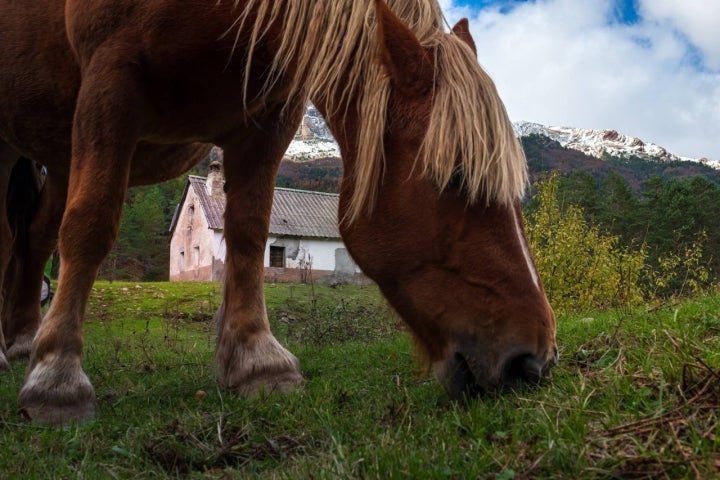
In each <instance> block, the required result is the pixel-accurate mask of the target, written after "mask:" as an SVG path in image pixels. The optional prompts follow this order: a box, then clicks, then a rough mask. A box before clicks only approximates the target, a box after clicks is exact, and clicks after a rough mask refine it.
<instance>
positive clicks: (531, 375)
mask: <svg viewBox="0 0 720 480" xmlns="http://www.w3.org/2000/svg"><path fill="white" fill-rule="evenodd" d="M542 376H543V365H542V363H541V362H539V361H538V360H537V359H536V358H535V356H534V355H532V354H530V353H525V354H522V355H517V356H515V357H512V358H510V359H509V360H508V361H507V363H505V366H504V367H503V370H502V383H503V385H504V386H506V387H511V388H512V387H516V386H518V385H520V384H522V383H527V384H529V385H535V384H537V383H539V382H540V380H541V379H542Z"/></svg>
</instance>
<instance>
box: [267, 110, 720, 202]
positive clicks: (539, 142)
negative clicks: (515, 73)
mask: <svg viewBox="0 0 720 480" xmlns="http://www.w3.org/2000/svg"><path fill="white" fill-rule="evenodd" d="M513 128H514V130H515V134H516V135H517V136H518V137H519V138H520V141H521V143H522V145H523V148H524V150H525V156H526V157H527V160H528V167H529V170H530V175H531V179H532V180H537V179H539V178H542V177H543V176H544V175H546V174H547V173H548V172H550V171H558V172H560V173H561V174H562V175H569V174H571V173H572V172H575V171H578V170H583V171H586V172H589V173H591V174H592V175H593V176H594V177H595V178H597V179H598V180H601V179H603V178H605V177H606V176H607V175H608V174H609V173H610V172H611V171H612V172H615V173H618V174H619V175H621V176H622V177H623V178H625V180H626V181H627V182H628V184H629V185H630V186H631V188H632V190H633V191H634V192H636V193H638V192H640V191H641V190H642V186H643V184H644V183H645V182H646V181H647V180H648V178H650V176H652V175H656V176H660V177H663V178H686V177H693V176H698V175H702V176H705V177H707V178H708V179H709V180H711V181H713V182H715V183H717V184H720V161H710V160H708V159H705V158H702V159H691V158H686V157H681V156H678V155H675V154H673V153H670V152H668V151H667V149H665V148H663V147H661V146H658V145H655V144H653V143H649V142H644V141H643V140H641V139H639V138H636V137H631V136H628V135H624V134H622V133H619V132H617V131H615V130H590V129H584V128H570V127H547V126H544V125H540V124H538V123H531V122H516V123H514V124H513ZM711 167H712V168H711ZM341 177H342V162H341V161H340V149H339V148H338V145H337V143H336V142H335V139H334V138H333V137H332V134H331V133H330V131H329V130H328V128H327V125H326V124H325V121H324V120H323V118H322V115H320V113H319V112H318V111H317V109H316V108H315V107H314V106H313V105H309V106H308V109H307V110H306V112H305V115H304V117H303V120H302V124H301V125H300V128H299V129H298V131H297V133H296V134H295V138H294V139H293V141H292V143H291V144H290V147H289V148H288V150H287V152H286V153H285V158H284V161H283V162H282V164H281V165H280V171H279V172H278V185H280V186H285V187H291V188H308V189H319V190H323V191H338V189H339V181H340V178H341Z"/></svg>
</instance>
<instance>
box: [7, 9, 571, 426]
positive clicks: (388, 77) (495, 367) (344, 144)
mask: <svg viewBox="0 0 720 480" xmlns="http://www.w3.org/2000/svg"><path fill="white" fill-rule="evenodd" d="M0 11H2V12H3V15H2V17H1V19H0V32H2V33H0V41H2V44H3V45H4V47H3V51H2V53H0V55H2V56H3V57H2V59H3V60H4V61H3V62H2V63H3V65H6V69H5V70H4V71H3V73H2V74H0V75H1V76H0V98H2V99H3V102H6V101H7V105H8V107H5V110H6V111H5V112H3V117H2V120H1V121H0V138H1V139H2V142H0V149H2V148H3V147H4V148H5V149H6V150H7V149H10V150H11V151H13V152H19V153H21V154H22V155H23V156H26V157H28V158H33V159H36V160H38V161H40V160H39V159H40V157H41V156H43V154H44V156H43V159H44V157H48V158H49V157H52V155H51V153H54V154H57V152H62V156H63V158H65V159H66V160H67V162H68V163H67V165H68V168H67V172H68V177H67V188H66V190H67V201H66V203H65V205H64V212H63V214H62V220H61V223H60V229H59V244H58V248H59V252H60V258H61V268H60V275H59V279H58V287H57V290H56V293H55V296H54V299H53V302H52V304H51V306H50V308H49V310H48V312H47V313H46V314H45V317H44V318H43V319H42V322H41V324H40V326H39V328H38V330H37V333H36V334H35V336H34V338H33V341H32V347H31V354H30V361H29V365H28V371H27V374H26V377H25V382H24V384H23V386H22V388H21V390H20V393H19V396H18V404H19V407H20V409H21V412H23V414H24V415H25V416H27V417H28V418H31V419H33V420H35V421H38V422H41V423H66V422H68V421H72V420H82V419H86V418H90V417H93V416H94V415H95V410H96V399H95V393H94V389H93V387H92V384H91V382H90V380H89V378H88V376H87V375H86V373H85V372H84V371H83V369H82V360H81V358H82V347H83V339H82V319H83V315H84V311H85V307H86V304H87V301H88V297H89V294H90V290H91V287H92V284H93V281H94V278H95V276H96V273H97V271H98V267H99V265H100V263H101V261H102V260H103V258H104V257H105V255H106V254H107V253H108V252H109V250H110V248H111V246H112V243H113V240H114V238H115V236H116V234H117V229H118V224H119V220H120V214H121V208H122V203H123V197H124V195H125V192H126V189H127V187H128V185H130V183H131V182H130V178H131V177H132V176H133V174H135V175H136V178H142V175H143V174H147V175H151V174H152V172H153V171H155V170H156V168H153V166H147V164H148V163H149V162H150V160H151V159H148V158H147V156H145V157H143V155H140V156H138V152H139V151H141V150H142V149H143V148H146V149H147V148H151V149H152V148H161V147H162V146H166V145H186V144H189V143H191V142H204V143H213V144H216V145H218V146H220V147H222V148H223V150H224V165H223V168H224V174H225V179H226V184H225V188H226V197H227V205H226V212H225V241H226V245H227V257H226V272H225V279H224V288H223V298H222V303H221V307H220V309H219V311H218V314H217V318H218V338H217V345H216V359H215V361H216V364H217V381H218V384H219V386H220V387H221V388H224V389H227V390H230V391H234V392H237V393H238V394H240V395H255V394H257V393H258V392H261V391H265V392H274V391H280V392H282V391H288V390H292V389H295V388H298V387H300V386H301V385H302V384H303V382H304V379H303V377H302V375H301V372H300V366H299V362H298V360H297V358H296V357H295V356H294V355H293V354H292V353H291V352H289V351H288V350H287V349H285V348H284V347H283V346H282V345H281V344H280V343H279V342H278V341H277V340H276V339H275V337H274V336H273V334H272V332H271V330H270V326H269V322H268V318H267V312H266V308H265V301H264V293H263V273H264V267H263V254H264V250H265V243H266V240H267V236H268V224H269V216H270V209H271V203H272V194H273V186H274V179H275V176H276V173H277V168H278V165H279V163H280V160H281V159H282V157H283V153H284V152H285V149H286V148H287V146H288V145H289V143H290V141H291V140H292V138H293V135H294V133H295V131H296V129H297V127H298V125H299V124H300V121H301V117H302V113H303V111H304V107H305V105H306V103H307V102H308V101H312V102H313V103H314V104H315V106H316V107H317V108H318V109H319V111H320V113H321V114H322V115H323V116H324V118H325V119H326V121H327V124H328V126H329V129H330V130H331V132H332V134H333V135H334V137H335V138H336V140H337V142H338V145H339V147H340V151H341V157H342V161H343V166H344V174H343V180H342V185H341V192H340V202H339V213H338V215H339V222H340V223H339V225H340V231H341V234H342V237H343V241H344V243H345V245H346V247H347V248H348V251H349V253H350V254H351V256H352V257H353V259H354V260H355V261H356V262H357V264H358V265H359V266H360V268H361V269H362V270H363V272H364V273H365V274H366V275H368V277H370V278H371V279H372V280H374V281H375V282H376V283H377V285H378V286H379V288H380V290H381V292H382V293H383V295H384V296H385V297H386V298H387V300H388V302H389V303H390V304H391V305H392V307H393V308H394V309H395V310H396V311H397V312H398V314H399V315H400V317H401V318H402V319H403V320H404V321H405V323H406V324H407V326H408V328H409V331H410V332H411V334H412V335H413V337H414V338H415V340H416V344H417V345H418V347H419V349H420V350H421V352H422V353H423V354H424V356H425V358H426V359H427V362H428V365H429V366H430V367H431V368H432V370H433V371H434V373H435V376H436V377H437V379H438V380H439V382H440V384H441V385H442V386H443V387H444V388H445V389H446V390H447V392H448V394H449V395H450V396H451V397H452V398H455V399H462V398H466V397H472V396H475V395H480V394H483V393H488V392H494V391H498V390H500V391H502V390H505V389H509V388H514V387H516V386H518V385H521V384H530V385H534V384H537V383H539V382H540V381H541V379H542V378H544V377H545V376H546V375H547V373H548V371H549V370H550V368H551V367H552V366H553V365H554V364H555V362H556V361H557V347H556V341H555V316H554V313H553V311H552V308H551V307H550V305H549V303H548V300H547V297H546V295H545V291H544V287H543V284H542V280H541V279H540V277H539V275H538V272H537V269H536V267H535V265H534V263H533V260H532V255H531V252H530V250H529V248H528V244H527V241H526V238H525V234H524V231H523V224H522V216H521V210H520V201H521V199H522V196H523V194H524V190H525V187H526V183H527V171H526V168H527V167H526V162H525V159H524V156H523V153H522V150H521V148H520V146H519V143H518V141H517V139H516V138H515V136H514V134H513V131H512V127H511V124H510V122H509V120H508V118H507V113H506V111H505V108H504V106H503V104H502V101H501V100H500V98H499V95H498V93H497V90H496V88H495V86H494V84H493V82H492V80H491V79H490V78H489V76H488V75H487V73H486V72H485V71H484V70H483V69H482V68H481V67H480V65H479V63H478V61H477V54H476V47H475V45H474V43H473V40H472V37H471V36H470V33H469V29H468V24H467V21H466V20H463V21H461V22H459V23H458V24H457V25H456V26H455V27H454V28H452V29H451V30H450V31H445V29H444V20H443V16H442V11H441V9H440V6H439V4H438V3H437V0H417V1H412V2H408V1H405V0H387V1H386V0H297V1H293V2H279V1H274V0H205V1H202V0H199V1H196V2H180V1H179V0H155V1H146V0H126V1H123V2H114V1H112V0H83V1H82V2H80V1H78V0H43V1H39V2H30V3H29V4H28V2H9V1H7V0H2V1H0ZM3 37H5V38H3ZM43 47H44V49H43ZM27 57H30V58H31V59H32V60H26V58H27ZM33 61H34V62H35V63H33ZM28 67H33V68H28ZM17 69H19V71H14V70H17ZM68 72H69V73H68ZM18 78H22V79H25V80H24V81H23V82H17V81H16V79H18ZM28 83H29V84H30V85H27V84H28ZM18 89H19V90H20V94H18V93H17V91H16V90H18ZM33 89H35V90H36V91H33ZM37 90H39V91H40V92H41V93H42V95H37ZM28 92H29V93H28ZM8 99H11V100H8ZM3 104H4V105H5V103H3ZM68 112H71V115H69V114H68ZM139 157H140V158H139ZM0 158H2V157H0ZM48 168H49V173H50V174H49V176H48V178H50V177H51V176H52V174H53V168H52V165H48ZM148 171H150V172H149V173H148ZM0 178H1V176H0ZM59 183H61V184H62V182H59ZM0 250H1V249H0Z"/></svg>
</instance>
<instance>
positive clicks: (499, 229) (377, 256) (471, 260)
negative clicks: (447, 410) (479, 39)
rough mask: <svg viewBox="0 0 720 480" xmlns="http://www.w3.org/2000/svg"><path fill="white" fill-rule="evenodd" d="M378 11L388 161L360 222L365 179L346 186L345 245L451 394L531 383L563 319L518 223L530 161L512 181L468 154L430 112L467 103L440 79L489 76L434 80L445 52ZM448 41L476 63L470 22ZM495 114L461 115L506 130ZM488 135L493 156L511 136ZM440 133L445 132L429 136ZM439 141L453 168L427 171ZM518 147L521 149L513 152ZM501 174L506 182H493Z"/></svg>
mask: <svg viewBox="0 0 720 480" xmlns="http://www.w3.org/2000/svg"><path fill="white" fill-rule="evenodd" d="M377 4H378V20H379V24H380V25H379V27H378V36H379V38H380V44H381V61H382V63H383V65H384V67H385V69H386V72H387V75H388V76H389V78H390V93H389V99H388V106H387V113H386V127H385V133H384V142H383V150H384V151H383V153H384V157H385V165H384V168H383V170H382V174H381V177H380V179H379V184H378V188H377V191H376V193H375V198H374V202H373V207H372V208H370V209H367V211H365V212H361V213H359V214H357V215H355V216H352V213H353V212H352V210H353V208H354V207H353V203H352V202H353V196H354V195H355V190H356V189H357V188H359V187H358V181H357V180H352V177H347V180H345V181H344V184H343V192H342V195H341V201H340V209H341V212H340V215H341V217H343V215H346V214H347V213H348V212H350V215H349V216H348V217H346V219H345V221H344V222H342V224H341V230H342V233H343V238H344V240H345V243H346V245H347V247H348V249H349V250H350V253H351V254H352V256H353V258H354V259H355V260H356V261H357V263H358V264H359V265H360V267H361V268H362V269H363V271H364V272H365V273H366V274H367V275H368V276H370V277H371V278H372V279H373V280H375V281H376V282H377V284H378V285H379V286H380V289H381V290H382V292H383V293H384V295H385V296H386V297H387V299H388V300H389V302H390V303H391V304H392V306H393V307H394V308H395V310H396V311H397V312H398V313H399V314H400V315H401V316H402V318H403V319H404V320H405V321H406V323H407V324H408V326H409V327H410V329H411V331H412V332H413V334H414V336H415V337H416V339H417V342H418V343H419V345H420V346H421V347H422V348H423V349H424V350H425V352H426V353H427V355H428V357H429V360H430V362H431V363H432V366H433V369H434V371H435V373H436V375H437V377H438V379H439V380H440V382H441V383H442V385H443V386H444V387H445V388H446V389H447V390H448V392H449V393H450V395H451V396H452V397H455V398H459V397H462V396H463V395H465V394H471V395H472V394H477V393H482V392H488V391H493V390H496V389H499V388H503V387H514V386H516V385H519V384H523V383H528V384H535V383H537V382H539V381H540V379H541V378H542V377H543V376H544V375H545V374H546V372H547V371H548V370H549V368H550V367H551V366H552V365H553V364H554V362H555V360H556V357H557V349H556V346H555V316H554V314H553V311H552V309H551V307H550V305H549V303H548V301H547V298H546V296H545V291H544V289H543V285H542V282H541V280H540V278H539V276H538V273H537V270H536V268H535V265H534V263H533V260H532V258H531V255H530V252H529V249H528V245H527V241H526V239H525V235H524V232H523V227H522V217H521V210H520V204H519V197H520V194H519V193H518V192H519V191H521V190H522V189H523V188H524V182H525V170H524V168H525V167H524V158H522V157H521V160H522V162H523V166H522V171H521V173H519V174H518V173H517V172H515V173H512V172H511V173H508V172H507V171H506V170H512V169H513V168H515V169H516V170H517V169H518V168H519V167H518V166H517V165H515V166H508V167H506V166H503V164H502V162H504V161H505V159H503V158H497V159H496V160H495V162H496V163H498V164H497V165H490V166H483V165H484V164H482V165H481V164H479V163H478V162H476V160H477V159H474V158H464V157H466V156H471V155H472V154H473V152H474V151H475V150H473V148H474V147H477V145H475V146H473V145H470V146H469V147H468V139H467V138H461V137H462V136H463V135H464V136H467V135H468V134H467V131H468V130H467V129H466V128H464V127H463V126H462V125H452V124H448V125H445V126H443V125H440V124H439V123H437V122H435V123H433V122H434V120H433V119H432V116H433V113H432V111H433V109H434V108H438V107H440V108H446V106H442V105H441V106H438V105H436V103H437V102H448V103H451V102H453V101H462V98H461V96H462V95H461V94H458V95H455V94H453V93H451V94H449V95H443V96H440V95H438V94H437V88H436V87H437V82H438V81H446V82H447V81H449V82H452V81H454V82H457V87H458V88H459V89H462V88H464V87H463V85H466V84H467V83H468V82H483V81H486V80H485V79H481V78H475V77H472V78H455V79H445V80H438V79H441V78H442V76H441V75H438V73H439V72H438V70H437V69H438V68H440V67H441V66H442V62H438V58H437V55H439V52H438V51H437V49H436V48H432V47H423V46H421V44H420V43H419V42H418V40H417V39H416V37H415V36H414V35H413V34H412V32H411V31H410V30H409V29H408V28H407V27H406V26H405V25H404V24H403V23H402V22H401V21H400V20H398V19H397V18H396V17H395V16H394V15H393V14H392V12H391V11H390V10H389V9H388V8H387V7H385V5H384V3H383V2H377ZM444 35H446V36H448V37H449V36H451V35H452V36H454V38H453V39H452V40H451V41H452V42H456V43H457V44H458V45H460V46H461V48H463V49H466V54H469V55H472V52H471V49H474V45H473V44H472V39H471V38H470V36H469V32H468V31H467V24H466V23H465V22H461V23H460V24H458V26H456V28H455V29H454V32H453V34H444ZM446 40H447V39H446ZM462 42H464V43H462ZM468 47H469V48H468ZM473 61H474V62H476V60H474V55H473ZM478 70H479V69H478ZM473 71H474V70H473ZM438 88H439V87H438ZM444 88H450V89H453V88H456V85H449V86H446V87H444ZM478 88H480V87H478ZM482 88H484V89H486V90H487V88H488V87H487V86H484V87H482ZM492 91H493V92H494V87H492ZM448 107H449V108H454V107H457V106H453V105H449V106H448ZM492 108H493V107H488V105H481V104H477V105H475V104H466V105H462V106H461V107H460V111H462V112H464V114H465V115H471V116H472V115H474V117H475V118H471V119H469V120H468V121H471V120H472V121H474V122H478V121H479V122H486V123H487V122H491V121H493V120H495V117H498V116H500V117H502V119H501V121H505V122H506V123H508V125H509V122H507V117H506V114H505V112H504V107H502V105H500V108H501V109H502V112H497V111H491V110H492ZM440 123H442V122H440ZM485 127H486V132H487V133H486V134H485V135H486V138H484V139H483V141H484V142H487V144H488V145H487V149H489V150H490V151H495V152H497V151H499V149H500V148H501V147H502V146H501V145H500V143H502V142H506V143H507V142H508V140H507V138H505V139H497V138H493V137H492V136H493V135H494V134H495V133H496V132H497V130H498V128H499V127H496V126H492V125H490V126H488V125H486V126H485ZM485 127H480V128H485ZM346 128H347V127H346ZM434 128H435V129H438V128H442V129H443V131H441V132H432V131H430V130H431V129H434ZM470 128H475V127H474V126H471V127H470ZM438 134H439V135H442V136H443V138H442V139H441V140H440V141H439V143H438V142H436V143H435V145H444V146H445V147H443V150H444V149H445V148H447V149H450V150H452V152H453V156H454V157H455V158H454V160H453V162H454V164H453V165H450V167H449V169H448V167H447V166H445V167H443V166H437V167H433V166H432V165H431V166H428V165H427V164H425V165H424V164H423V163H422V157H423V156H425V157H428V156H430V157H432V155H435V154H437V155H438V156H439V155H442V154H444V153H446V152H444V151H443V152H440V151H438V152H430V155H428V152H423V149H424V148H427V145H428V144H427V140H426V137H427V136H428V135H438ZM511 142H516V140H515V139H514V137H513V138H512V140H511ZM471 143H472V142H471ZM458 145H460V147H459V148H456V147H457V146H458ZM513 149H515V150H514V151H515V153H517V152H518V151H519V150H518V149H519V147H517V144H515V145H514V146H513V147H512V148H510V149H509V151H512V150H513ZM520 155H521V154H520ZM346 166H347V165H346ZM355 167H358V165H355ZM433 168H435V170H434V171H433ZM443 169H444V170H443ZM483 172H484V173H483ZM348 175H352V174H348ZM483 175H484V176H485V177H483ZM502 175H505V177H506V178H504V179H499V180H498V179H493V178H486V177H488V176H502ZM513 175H515V178H513ZM356 176H357V175H356ZM496 180H498V181H496ZM513 182H514V183H515V186H516V188H515V190H514V191H513V190H512V188H513V186H512V185H510V184H512V183H513ZM518 182H519V183H520V184H521V186H520V187H517V183H518ZM508 191H510V193H507V192H508ZM368 211H369V213H367V212H368ZM348 218H351V219H348Z"/></svg>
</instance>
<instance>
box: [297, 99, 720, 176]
mask: <svg viewBox="0 0 720 480" xmlns="http://www.w3.org/2000/svg"><path fill="white" fill-rule="evenodd" d="M513 128H514V130H515V134H516V135H517V136H518V137H524V136H528V135H532V134H540V135H544V136H546V137H548V138H550V139H552V140H555V141H557V142H558V143H559V144H560V145H562V146H563V147H565V148H570V149H573V150H579V151H581V152H583V153H585V154H587V155H590V156H593V157H597V158H602V156H603V153H608V154H610V155H613V156H619V157H624V156H635V157H640V158H647V159H653V160H664V161H677V160H684V161H696V162H700V163H704V164H706V165H708V166H711V167H714V168H717V169H720V160H708V159H707V158H701V159H695V158H688V157H681V156H679V155H675V154H673V153H670V152H668V151H667V150H666V149H665V148H663V147H661V146H659V145H656V144H654V143H649V142H644V141H643V140H641V139H639V138H637V137H631V136H628V135H624V134H622V133H619V132H617V131H615V130H591V129H586V128H571V127H548V126H545V125H541V124H539V123H532V122H515V123H513ZM339 156H340V149H339V147H338V145H337V143H336V142H335V139H334V138H333V137H332V134H331V133H330V131H329V130H328V128H327V125H326V124H325V120H324V119H323V118H322V115H320V112H318V111H317V109H316V108H315V106H313V105H312V104H310V105H308V108H307V110H306V111H305V115H304V116H303V120H302V124H301V125H300V128H299V129H298V131H297V133H296V134H295V138H294V139H293V141H292V143H290V147H288V150H287V152H285V157H286V158H287V159H289V160H293V161H304V160H311V159H315V158H322V157H339Z"/></svg>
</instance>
